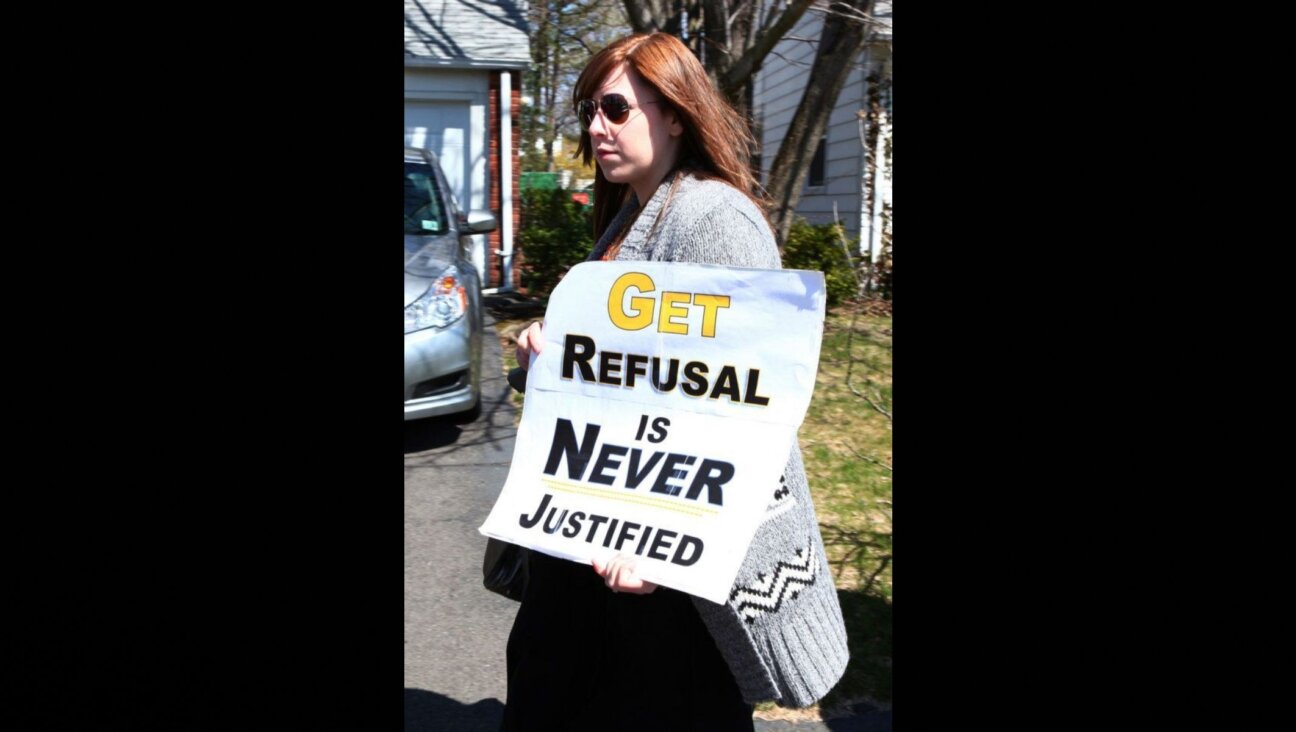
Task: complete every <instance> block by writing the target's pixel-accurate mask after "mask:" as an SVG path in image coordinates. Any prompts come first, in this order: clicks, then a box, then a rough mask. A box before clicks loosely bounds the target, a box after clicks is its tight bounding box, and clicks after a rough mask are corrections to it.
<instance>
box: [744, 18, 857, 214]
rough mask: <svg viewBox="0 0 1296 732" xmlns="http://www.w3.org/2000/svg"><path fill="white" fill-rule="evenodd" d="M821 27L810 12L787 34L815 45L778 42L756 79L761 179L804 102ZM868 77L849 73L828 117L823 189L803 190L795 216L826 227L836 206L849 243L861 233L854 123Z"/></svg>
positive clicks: (808, 188) (821, 187)
mask: <svg viewBox="0 0 1296 732" xmlns="http://www.w3.org/2000/svg"><path fill="white" fill-rule="evenodd" d="M822 27H823V15H822V14H821V13H817V12H813V11H811V12H808V13H806V15H805V16H804V17H802V19H801V22H799V23H798V24H797V27H796V28H795V29H793V30H792V32H791V33H789V34H788V35H789V36H794V37H799V38H811V39H815V41H816V42H815V43H807V42H804V41H795V40H787V39H784V40H783V41H780V42H779V44H778V45H777V46H776V47H775V49H774V50H775V53H776V54H778V55H775V54H771V55H770V56H769V57H768V58H767V59H766V62H765V65H764V67H763V68H762V69H761V73H760V74H759V75H758V76H757V80H756V91H755V100H754V101H755V107H756V109H757V111H758V113H759V114H761V115H762V117H763V119H764V125H763V128H762V135H761V150H762V157H761V164H762V166H763V171H762V175H763V176H767V175H768V173H769V166H770V164H771V163H773V162H774V157H775V156H776V155H778V149H779V145H780V144H782V142H783V137H784V136H785V135H786V133H787V128H788V126H789V125H790V123H791V120H792V115H793V114H795V113H796V108H797V105H799V104H800V103H801V96H802V94H803V93H804V91H805V86H806V79H807V77H808V76H809V74H810V67H811V66H812V65H813V64H814V53H815V47H816V46H817V40H818V38H819V34H820V31H821V29H822ZM864 76H865V75H864V73H863V72H862V71H861V70H860V69H855V70H853V71H851V73H850V75H849V76H848V77H847V80H846V84H845V86H843V87H842V91H841V94H840V96H838V98H837V104H836V106H834V107H833V111H832V114H831V115H830V116H829V120H828V129H827V130H826V136H827V149H826V150H825V166H824V173H825V176H824V178H825V179H824V185H822V186H815V187H813V188H812V187H809V186H806V187H804V188H802V192H801V201H800V203H799V204H798V205H797V213H798V214H799V215H800V216H802V217H804V218H805V219H806V220H807V221H809V222H810V223H812V224H827V223H831V222H832V220H833V204H834V203H836V204H837V215H838V218H839V219H840V220H841V222H842V223H843V224H844V225H845V227H846V231H847V236H848V237H850V238H854V237H857V236H859V229H860V177H861V174H862V172H863V169H864V155H863V149H862V147H861V145H860V141H859V128H858V123H857V121H856V120H857V112H859V111H860V110H861V109H862V108H863V106H864V100H865V85H866V82H865V79H864Z"/></svg>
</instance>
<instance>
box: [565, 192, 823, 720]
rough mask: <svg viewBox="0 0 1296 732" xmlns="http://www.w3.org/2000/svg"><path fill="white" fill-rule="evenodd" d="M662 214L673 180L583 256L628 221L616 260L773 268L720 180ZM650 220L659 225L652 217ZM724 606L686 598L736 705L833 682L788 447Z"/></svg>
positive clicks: (818, 566) (626, 211)
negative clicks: (727, 674) (720, 660)
mask: <svg viewBox="0 0 1296 732" xmlns="http://www.w3.org/2000/svg"><path fill="white" fill-rule="evenodd" d="M676 175H682V176H683V177H682V178H681V180H680V185H679V187H678V189H677V190H676V191H675V194H674V196H673V197H672V199H671V201H670V205H669V206H667V207H666V210H665V211H663V210H662V207H663V204H665V203H666V198H667V194H668V191H669V189H670V187H671V182H672V180H673V179H674V176H670V177H667V179H666V180H665V181H664V182H663V183H662V184H661V185H660V186H659V187H658V188H657V191H656V193H654V194H653V196H652V198H651V199H649V201H648V203H647V205H645V206H644V208H643V211H642V212H641V213H640V214H639V216H638V218H635V211H636V210H637V209H638V207H639V201H638V199H637V198H636V197H635V196H634V195H633V194H632V195H631V198H630V201H629V202H628V203H627V204H626V205H625V206H624V207H623V208H622V209H621V210H620V212H618V213H617V215H616V217H615V218H614V219H613V220H612V223H611V224H610V225H609V226H608V228H607V231H605V232H604V234H603V237H602V238H601V239H600V240H599V242H598V244H597V245H596V246H595V247H594V252H593V253H592V254H591V255H590V259H599V258H601V257H602V254H603V252H604V251H605V250H606V249H607V247H608V246H609V245H610V244H611V242H612V241H613V239H615V237H616V234H617V233H618V232H620V231H621V230H622V229H624V228H625V226H626V224H627V223H628V222H631V221H633V223H631V224H630V230H629V231H628V232H627V233H626V236H625V238H624V239H623V240H622V242H621V249H620V251H619V252H617V256H616V259H618V260H652V261H667V262H698V263H704V264H723V265H732V266H737V267H757V268H763V269H780V268H781V267H782V262H781V261H780V259H779V253H778V248H777V246H776V245H775V244H774V237H773V234H772V233H771V232H770V228H769V224H767V223H766V221H765V218H764V216H762V215H761V212H760V211H759V209H757V208H756V206H755V204H753V203H752V202H751V201H750V200H749V199H748V198H747V197H746V196H744V195H743V194H742V193H740V192H738V191H737V190H736V189H734V188H733V187H731V186H729V185H728V184H726V183H723V182H720V181H715V180H699V179H697V178H695V177H693V176H691V175H688V174H686V173H681V174H676ZM659 214H661V215H660V220H659V216H658V215H659ZM769 489H770V503H769V507H768V508H767V509H766V511H765V518H764V520H763V522H762V523H761V525H760V528H759V529H757V531H756V535H755V537H754V538H753V539H752V543H751V547H750V548H749V549H748V550H747V556H746V558H745V559H744V560H743V563H742V567H741V568H739V570H738V576H737V578H736V579H735V581H734V586H733V590H731V591H730V593H729V599H728V601H727V602H725V603H724V604H723V605H717V604H715V603H713V602H711V601H709V600H704V599H702V598H699V597H696V596H695V597H693V604H694V605H695V606H696V607H697V609H698V613H699V614H700V615H701V616H702V620H703V621H704V622H705V623H706V626H707V629H708V630H710V632H711V637H712V638H714V639H715V642H716V645H717V646H719V648H720V652H721V655H723V656H724V659H725V661H727V662H728V664H729V669H730V670H731V671H732V672H733V675H734V678H735V679H736V680H737V682H738V687H739V688H740V689H741V690H742V694H743V699H744V700H746V701H747V702H749V703H756V702H760V701H768V700H774V701H777V702H778V703H779V704H780V705H782V706H793V707H805V706H809V705H811V704H813V703H815V702H816V701H818V700H819V699H821V698H822V697H823V696H824V695H825V694H827V693H828V691H829V690H831V689H832V687H833V685H834V684H836V683H837V681H838V680H839V679H840V678H841V676H842V673H843V672H844V671H845V670H846V662H847V660H849V655H848V652H847V648H846V625H845V623H844V622H843V621H842V613H841V606H840V605H839V604H838V602H837V590H836V588H835V587H834V585H833V575H832V572H831V571H830V570H829V568H828V561H827V558H826V557H825V556H824V545H823V537H822V536H820V534H819V523H818V521H817V520H816V518H815V511H814V505H813V504H812V503H811V500H810V486H809V484H808V483H807V481H806V475H805V467H804V466H803V465H802V462H801V446H800V443H799V442H796V443H795V444H793V446H792V450H791V453H790V454H789V455H788V461H787V467H786V468H784V470H783V475H782V476H780V477H779V478H778V479H777V481H776V480H775V476H772V475H771V476H770V485H769Z"/></svg>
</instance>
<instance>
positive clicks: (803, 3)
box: [627, 0, 813, 96]
mask: <svg viewBox="0 0 1296 732" xmlns="http://www.w3.org/2000/svg"><path fill="white" fill-rule="evenodd" d="M627 2H629V0H627ZM812 2H813V0H792V1H791V2H790V3H788V6H787V9H786V10H784V11H783V14H782V15H780V16H779V19H778V20H777V21H776V22H775V23H774V25H773V27H771V28H770V29H769V30H767V31H765V32H764V33H761V34H760V35H759V36H757V37H756V44H755V45H754V46H752V47H750V48H748V49H747V51H746V52H745V53H743V55H742V56H741V57H740V58H739V59H738V60H737V61H735V62H734V64H733V66H731V67H730V68H729V69H728V71H726V72H725V74H724V76H723V77H722V78H721V79H720V89H721V91H723V92H724V93H725V94H726V95H729V96H732V95H733V93H734V92H735V91H736V90H737V89H738V88H740V87H741V86H742V85H743V84H745V83H746V82H747V80H748V79H750V78H751V77H752V76H753V75H754V74H755V73H756V72H757V71H758V70H759V69H760V67H761V64H762V63H764V61H765V57H766V56H768V55H769V52H770V51H772V50H773V49H774V46H775V45H777V44H778V42H779V41H780V40H781V39H782V38H783V36H784V34H786V33H787V32H788V31H790V30H792V27H793V26H794V25H796V23H797V21H798V20H800V19H801V16H802V15H805V11H806V10H807V9H809V7H810V5H811V3H812Z"/></svg>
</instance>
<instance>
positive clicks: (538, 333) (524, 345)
mask: <svg viewBox="0 0 1296 732" xmlns="http://www.w3.org/2000/svg"><path fill="white" fill-rule="evenodd" d="M543 349H544V324H543V323H541V322H539V321H536V322H534V323H532V324H531V325H528V326H527V327H526V328H523V329H522V332H521V333H519V334H518V337H517V352H516V355H517V360H518V365H519V366H521V367H522V368H524V369H530V368H531V361H532V359H534V358H535V357H536V356H539V355H540V351H541V350H543Z"/></svg>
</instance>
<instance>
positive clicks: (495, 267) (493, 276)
mask: <svg viewBox="0 0 1296 732" xmlns="http://www.w3.org/2000/svg"><path fill="white" fill-rule="evenodd" d="M510 81H511V86H512V90H511V92H512V93H511V95H510V96H511V97H512V99H510V100H509V108H508V110H507V112H508V114H509V116H510V117H511V118H512V124H513V134H512V137H513V141H512V144H511V146H510V147H511V149H512V153H513V154H512V158H513V166H512V167H513V171H512V172H513V174H512V180H510V181H508V182H507V185H508V186H509V189H510V190H511V191H512V198H513V216H512V218H513V226H512V229H513V247H514V251H513V277H512V282H513V285H514V287H517V285H518V283H519V282H520V277H519V276H518V268H519V267H520V265H521V257H520V256H518V255H519V254H520V252H519V251H518V250H517V234H518V227H519V226H521V224H522V207H521V201H520V199H519V188H518V184H519V181H520V180H521V174H522V158H521V156H520V155H519V147H520V146H521V144H522V126H521V124H520V123H521V120H520V119H519V118H518V110H520V109H521V107H522V89H521V86H522V84H521V82H522V79H521V76H520V75H519V74H518V73H517V72H513V73H512V79H511V80H510ZM487 114H488V115H489V117H490V119H489V122H488V125H489V129H490V135H489V136H490V160H489V166H490V167H489V171H490V172H489V176H490V201H489V203H488V204H487V205H488V206H490V210H491V211H492V212H493V213H494V214H495V217H496V219H499V218H500V217H502V216H503V213H504V203H503V198H502V196H501V192H502V191H503V190H504V185H505V182H504V181H502V180H501V177H502V175H503V166H502V165H501V164H500V135H501V133H502V131H503V123H502V121H501V117H500V72H498V71H492V72H491V76H490V109H489V110H488V112H487ZM503 223H504V222H503V221H502V220H501V221H500V226H501V228H502V227H503ZM488 241H489V245H488V246H489V249H490V251H489V252H487V255H486V263H487V264H486V268H487V270H489V272H488V273H487V274H486V276H485V277H483V280H484V284H485V286H486V287H499V286H500V285H501V284H502V283H501V281H500V280H501V271H502V268H503V266H504V265H503V261H502V258H501V257H500V256H499V255H498V254H496V253H495V252H497V251H499V250H501V249H503V248H504V243H503V238H502V232H501V230H500V229H496V230H495V231H492V232H491V233H490V235H489V239H488Z"/></svg>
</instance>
